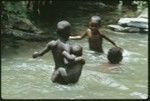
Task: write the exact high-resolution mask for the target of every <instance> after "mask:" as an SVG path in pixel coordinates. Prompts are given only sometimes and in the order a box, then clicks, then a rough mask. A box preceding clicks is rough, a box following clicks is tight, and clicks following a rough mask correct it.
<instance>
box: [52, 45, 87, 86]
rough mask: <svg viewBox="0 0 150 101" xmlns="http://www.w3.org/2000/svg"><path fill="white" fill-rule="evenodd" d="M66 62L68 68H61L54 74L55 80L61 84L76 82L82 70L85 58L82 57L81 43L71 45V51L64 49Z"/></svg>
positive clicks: (53, 79) (63, 53)
mask: <svg viewBox="0 0 150 101" xmlns="http://www.w3.org/2000/svg"><path fill="white" fill-rule="evenodd" d="M62 55H63V56H64V63H65V65H66V68H59V69H57V70H56V71H55V73H54V74H53V78H52V81H53V82H61V84H69V83H76V82H78V80H79V77H80V75H81V72H82V67H83V65H84V64H85V60H84V59H83V58H82V47H80V46H79V45H73V46H70V53H69V52H67V51H65V50H64V51H63V52H62Z"/></svg>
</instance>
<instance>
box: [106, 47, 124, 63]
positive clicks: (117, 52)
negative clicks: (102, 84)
mask: <svg viewBox="0 0 150 101" xmlns="http://www.w3.org/2000/svg"><path fill="white" fill-rule="evenodd" d="M122 51H123V50H122V48H119V47H112V48H111V49H109V51H108V54H107V58H108V60H109V62H110V63H112V64H118V63H119V62H120V61H121V60H122V59H123V56H122Z"/></svg>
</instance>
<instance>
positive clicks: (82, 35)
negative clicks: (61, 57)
mask: <svg viewBox="0 0 150 101" xmlns="http://www.w3.org/2000/svg"><path fill="white" fill-rule="evenodd" d="M86 35H87V32H85V33H83V34H81V35H77V36H70V37H69V39H74V40H77V39H82V38H84V37H85V36H86Z"/></svg>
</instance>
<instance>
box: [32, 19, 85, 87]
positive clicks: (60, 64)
mask: <svg viewBox="0 0 150 101" xmlns="http://www.w3.org/2000/svg"><path fill="white" fill-rule="evenodd" d="M70 29H71V24H70V23H69V22H68V21H65V20H63V21H60V22H58V23H57V34H58V37H59V38H58V39H57V40H52V41H50V42H48V43H47V45H46V46H45V47H44V48H43V49H42V50H41V51H39V52H35V53H34V54H33V55H32V57H33V58H37V57H41V56H43V55H44V54H46V53H48V52H49V51H51V52H52V55H53V58H54V62H55V69H54V72H53V74H52V78H51V80H52V82H56V83H59V84H69V83H71V82H72V81H68V80H70V79H69V76H68V75H69V73H75V74H76V73H77V74H76V75H77V77H78V75H80V72H81V71H80V70H78V71H77V70H75V69H74V68H72V67H71V66H70V68H68V67H67V66H66V63H65V62H64V55H63V54H62V53H63V52H64V51H66V52H68V53H70V51H71V49H70V45H68V44H67V43H66V41H67V40H68V38H69V36H70ZM79 51H81V53H82V50H79ZM81 55H82V54H81ZM69 59H70V60H71V57H68V60H69ZM81 60H82V59H81ZM79 61H80V59H79ZM77 62H78V60H77ZM77 64H78V63H77ZM79 64H80V63H79ZM83 64H84V63H83ZM81 66H83V65H81ZM81 66H80V65H79V68H80V67H81ZM66 70H67V72H66ZM81 70H82V69H81ZM78 72H79V73H78ZM77 77H72V79H75V80H76V78H77Z"/></svg>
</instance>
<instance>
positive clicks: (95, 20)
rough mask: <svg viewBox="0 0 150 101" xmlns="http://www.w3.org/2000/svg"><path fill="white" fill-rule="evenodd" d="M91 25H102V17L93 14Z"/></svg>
mask: <svg viewBox="0 0 150 101" xmlns="http://www.w3.org/2000/svg"><path fill="white" fill-rule="evenodd" d="M89 25H90V27H100V25H101V18H100V17H99V16H92V17H91V19H90V23H89Z"/></svg>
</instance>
